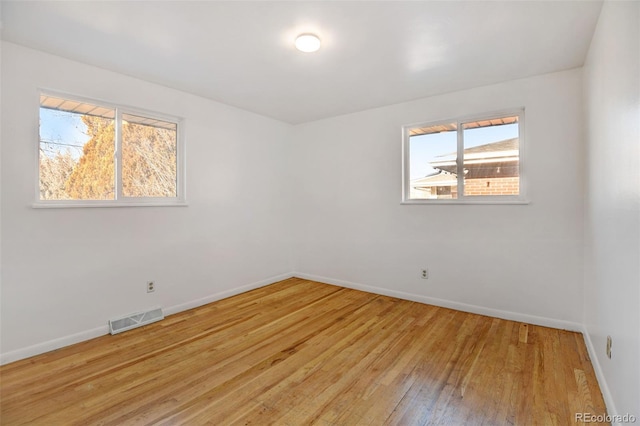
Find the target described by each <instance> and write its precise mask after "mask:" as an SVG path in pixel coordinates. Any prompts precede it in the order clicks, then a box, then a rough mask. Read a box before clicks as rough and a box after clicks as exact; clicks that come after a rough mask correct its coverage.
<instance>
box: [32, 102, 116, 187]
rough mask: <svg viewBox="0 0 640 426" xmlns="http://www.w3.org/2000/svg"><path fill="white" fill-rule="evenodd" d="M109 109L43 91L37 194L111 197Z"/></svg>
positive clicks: (112, 168)
mask: <svg viewBox="0 0 640 426" xmlns="http://www.w3.org/2000/svg"><path fill="white" fill-rule="evenodd" d="M114 116H115V111H114V110H113V109H108V108H103V107H99V106H96V105H91V104H86V103H82V102H77V101H70V100H65V99H60V98H56V97H52V96H46V95H42V96H41V97H40V145H39V148H40V153H39V179H40V199H41V200H113V199H114V197H115V173H114V171H115V166H114V153H115V130H114V124H115V123H114V119H113V117H114Z"/></svg>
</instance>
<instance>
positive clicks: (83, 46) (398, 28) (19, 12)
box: [1, 0, 601, 123]
mask: <svg viewBox="0 0 640 426" xmlns="http://www.w3.org/2000/svg"><path fill="white" fill-rule="evenodd" d="M1 7H2V18H1V19H2V38H3V39H4V40H7V41H11V42H14V43H18V44H22V45H25V46H28V47H32V48H36V49H40V50H43V51H46V52H50V53H53V54H57V55H60V56H63V57H67V58H70V59H74V60H77V61H80V62H85V63H88V64H92V65H96V66H99V67H102V68H106V69H109V70H113V71H117V72H120V73H124V74H127V75H131V76H135V77H138V78H141V79H144V80H148V81H152V82H155V83H158V84H162V85H165V86H168V87H173V88H176V89H180V90H183V91H186V92H191V93H194V94H197V95H200V96H204V97H207V98H210V99H213V100H216V101H219V102H223V103H226V104H229V105H234V106H237V107H240V108H243V109H246V110H249V111H253V112H256V113H259V114H262V115H265V116H269V117H273V118H276V119H278V120H282V121H285V122H288V123H302V122H307V121H313V120H317V119H321V118H325V117H330V116H335V115H339V114H344V113H350V112H355V111H360V110H365V109H369V108H374V107H379V106H384V105H389V104H394V103H398V102H403V101H408V100H411V99H417V98H421V97H425V96H430V95H434V94H438V93H446V92H451V91H455V90H461V89H466V88H470V87H476V86H481V85H486V84H491V83H496V82H500V81H505V80H512V79H517V78H522V77H527V76H531V75H535V74H542V73H547V72H553V71H558V70H563V69H569V68H574V67H579V66H581V65H582V64H583V63H584V60H585V56H586V53H587V49H588V47H589V43H590V41H591V36H592V34H593V32H594V28H595V25H596V22H597V19H598V15H599V13H600V8H601V2H600V1H586V0H577V1H575V0H574V1H513V0H511V1H407V2H404V1H386V2H381V1H322V2H320V1H316V2H306V1H279V2H276V1H256V2H247V1H226V2H223V1H198V2H191V1H125V2H114V1H107V2H94V1H84V2H77V1H72V2H66V1H42V2H36V1H5V0H2V3H1ZM302 32H314V33H316V34H318V35H319V36H320V37H321V39H322V48H321V50H320V51H319V52H317V53H301V52H298V51H296V50H295V48H294V47H293V41H294V38H295V36H296V35H297V34H299V33H302Z"/></svg>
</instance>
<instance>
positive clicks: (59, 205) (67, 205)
mask: <svg viewBox="0 0 640 426" xmlns="http://www.w3.org/2000/svg"><path fill="white" fill-rule="evenodd" d="M31 206H32V207H33V208H34V209H74V208H102V207H109V208H111V207H187V206H188V204H187V202H186V201H176V202H161V201H154V202H147V203H145V202H130V203H123V202H104V201H95V202H91V201H80V202H64V201H48V202H35V203H33V204H32V205H31Z"/></svg>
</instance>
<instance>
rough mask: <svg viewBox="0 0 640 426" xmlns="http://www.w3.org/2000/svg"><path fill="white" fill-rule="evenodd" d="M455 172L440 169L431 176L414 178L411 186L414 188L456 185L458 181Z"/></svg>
mask: <svg viewBox="0 0 640 426" xmlns="http://www.w3.org/2000/svg"><path fill="white" fill-rule="evenodd" d="M457 182H458V178H457V177H456V175H455V174H451V173H447V172H442V171H439V172H437V173H434V174H431V175H429V176H425V177H421V178H418V179H413V180H412V181H411V186H412V187H414V188H426V187H429V186H455V185H457V184H458V183H457Z"/></svg>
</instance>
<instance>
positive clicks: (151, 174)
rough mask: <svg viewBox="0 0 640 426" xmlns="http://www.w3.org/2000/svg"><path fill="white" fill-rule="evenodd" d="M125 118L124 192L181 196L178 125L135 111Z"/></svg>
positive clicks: (123, 134) (145, 195) (146, 195)
mask: <svg viewBox="0 0 640 426" xmlns="http://www.w3.org/2000/svg"><path fill="white" fill-rule="evenodd" d="M122 121H123V122H122V194H123V195H124V196H125V197H177V195H178V194H177V184H176V182H177V129H178V126H177V124H176V123H170V122H167V121H162V120H156V119H151V118H146V117H141V116H136V115H131V114H123V115H122Z"/></svg>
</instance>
